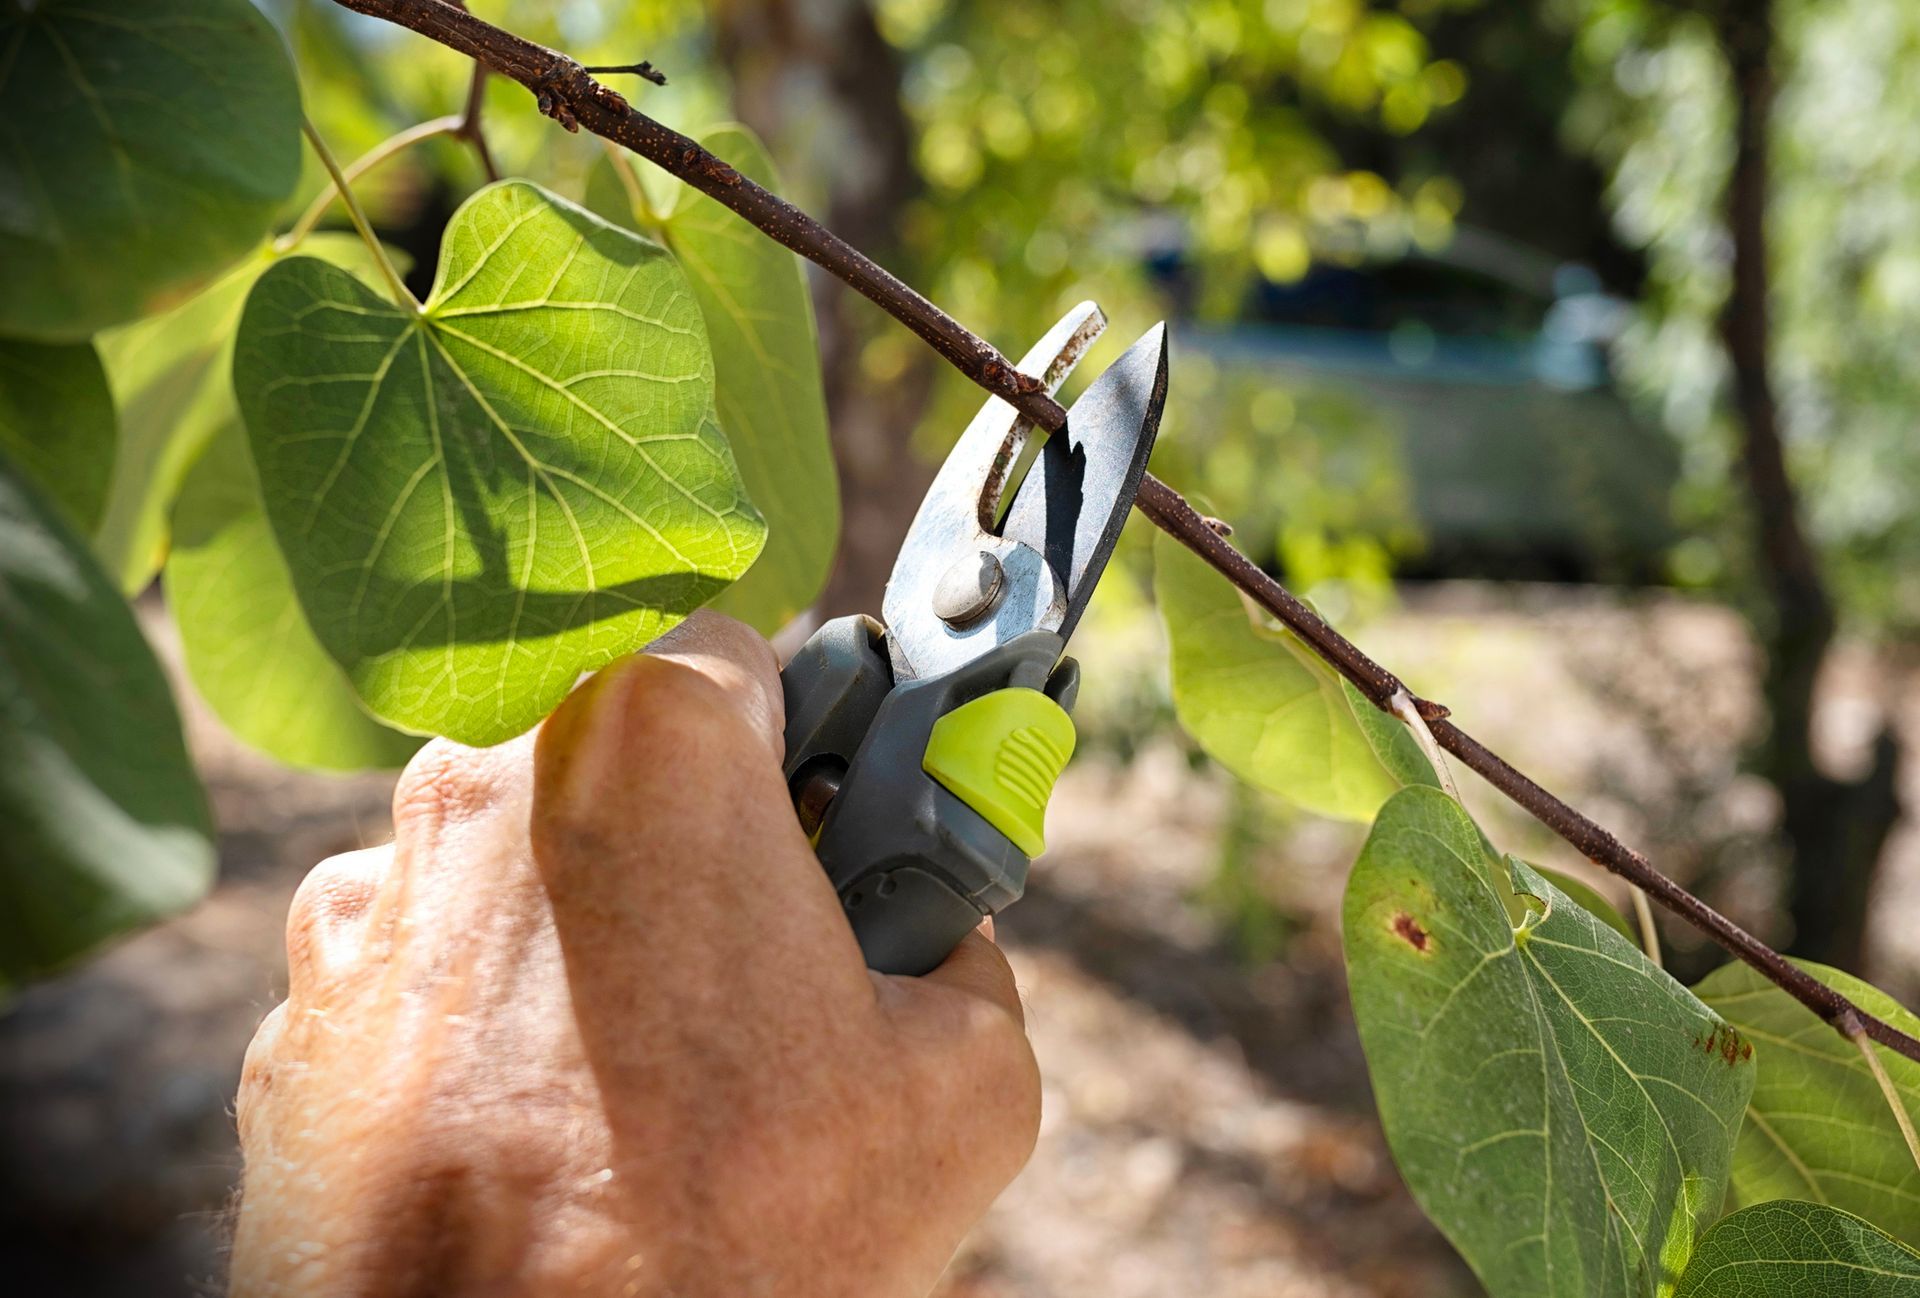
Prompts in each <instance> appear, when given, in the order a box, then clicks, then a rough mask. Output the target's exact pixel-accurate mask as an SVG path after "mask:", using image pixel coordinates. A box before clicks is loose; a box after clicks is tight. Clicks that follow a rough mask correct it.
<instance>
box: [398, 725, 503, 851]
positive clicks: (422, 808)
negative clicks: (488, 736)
mask: <svg viewBox="0 0 1920 1298" xmlns="http://www.w3.org/2000/svg"><path fill="white" fill-rule="evenodd" d="M501 791H502V781H501V771H500V767H499V764H498V763H497V762H493V761H490V760H488V755H487V751H486V750H483V749H477V748H468V747H465V746H464V745H461V744H456V743H454V742H453V741H452V740H450V739H435V740H433V741H431V742H430V743H428V744H427V745H425V746H424V747H423V748H421V749H420V751H419V752H417V753H415V754H414V755H413V759H412V760H411V761H409V762H408V763H407V765H406V769H405V770H403V771H401V772H400V779H399V782H398V783H396V784H395V785H394V788H393V823H394V828H395V830H396V831H398V830H399V829H401V828H402V827H406V826H411V825H427V826H431V825H437V824H446V823H451V822H456V821H461V820H469V819H471V818H473V817H474V816H477V815H479V814H480V813H481V812H483V811H485V810H487V809H488V808H489V807H491V806H492V805H493V804H494V802H495V801H496V800H498V798H499V797H500V794H501Z"/></svg>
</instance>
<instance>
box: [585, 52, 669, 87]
mask: <svg viewBox="0 0 1920 1298" xmlns="http://www.w3.org/2000/svg"><path fill="white" fill-rule="evenodd" d="M583 70H584V71H587V72H598V73H603V74H604V73H608V72H615V73H620V74H623V75H626V76H634V77H639V78H640V79H641V80H642V81H651V82H653V84H654V85H656V86H664V85H666V84H667V74H666V73H664V72H662V71H661V70H660V69H659V68H656V67H654V66H653V64H651V63H649V62H647V61H646V60H645V59H641V60H640V61H639V62H638V63H615V64H603V65H601V66H598V67H590V68H586V69H583Z"/></svg>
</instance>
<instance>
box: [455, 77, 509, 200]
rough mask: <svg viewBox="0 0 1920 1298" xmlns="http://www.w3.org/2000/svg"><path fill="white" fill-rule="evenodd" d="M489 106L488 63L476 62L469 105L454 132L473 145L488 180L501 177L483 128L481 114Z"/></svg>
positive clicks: (469, 88)
mask: <svg viewBox="0 0 1920 1298" xmlns="http://www.w3.org/2000/svg"><path fill="white" fill-rule="evenodd" d="M486 106H487V65H486V64H484V63H480V62H475V63H474V65H473V79H472V80H471V81H469V82H467V106H466V108H465V110H464V111H462V112H461V114H460V120H459V124H458V125H456V126H455V127H454V128H453V133H454V134H455V135H457V136H459V137H460V138H461V139H463V140H465V141H466V142H467V143H468V144H470V145H472V146H473V152H474V154H475V156H477V157H478V158H479V159H480V169H481V170H482V171H484V172H486V173H487V180H488V181H490V182H491V181H496V180H498V179H500V168H498V167H496V166H495V165H494V164H493V150H492V149H490V148H488V147H487V133H486V131H485V130H483V129H481V125H480V114H481V113H482V112H483V111H484V110H485V109H486Z"/></svg>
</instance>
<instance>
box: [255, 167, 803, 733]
mask: <svg viewBox="0 0 1920 1298" xmlns="http://www.w3.org/2000/svg"><path fill="white" fill-rule="evenodd" d="M234 390H235V394H236V395H237V396H238V398H239V402H240V410H241V414H242V416H243V417H244V419H245V421H246V426H247V433H248V436H249V439H250V441H251V445H252V447H253V453H254V463H255V466H256V468H257V469H258V471H259V477H260V486H261V491H262V496H263V498H264V500H265V502H266V507H267V516H268V518H269V520H270V521H271V522H272V524H273V530H274V535H275V536H276V537H277V538H278V540H279V543H280V549H281V553H282V554H284V555H285V556H286V559H287V565H288V567H289V569H290V570H291V572H292V574H293V584H294V590H295V591H296V592H297V594H298V595H299V598H300V603H301V606H302V608H304V609H305V611H306V614H307V621H308V623H309V625H311V626H312V627H313V629H314V630H315V632H316V633H317V634H318V635H319V638H320V642H321V644H322V645H323V646H324V647H325V649H326V650H327V652H328V654H329V655H330V656H332V658H333V659H334V660H335V661H336V662H338V663H339V664H340V665H341V666H342V667H343V668H345V669H346V673H347V676H348V679H350V680H351V681H352V682H353V686H354V688H355V690H356V691H358V693H359V694H360V697H361V698H362V699H363V700H364V701H365V702H366V703H367V705H368V706H369V707H370V708H371V709H372V710H373V712H374V713H375V715H377V716H379V717H381V718H383V719H385V720H387V721H390V722H392V723H393V724H395V725H397V726H400V727H402V728H403V729H407V730H414V731H420V732H428V733H437V734H445V735H449V736H452V737H453V738H455V739H459V740H461V741H463V742H466V743H475V744H486V743H495V742H498V741H499V740H502V739H505V738H508V737H509V736H511V735H514V734H518V733H519V732H521V731H523V730H526V729H527V728H528V727H530V726H532V725H533V724H534V723H536V722H537V721H539V720H540V718H541V717H543V716H545V715H546V714H547V713H548V712H549V711H551V710H552V708H553V707H554V705H555V704H557V703H558V702H559V701H560V699H561V698H562V697H564V696H565V694H566V692H567V690H568V689H570V688H571V687H572V685H573V683H574V681H575V680H576V679H577V678H578V677H579V675H580V673H582V672H584V671H590V670H592V669H594V668H596V667H599V666H601V665H603V664H605V663H607V662H610V661H611V660H612V659H614V658H615V657H617V656H619V655H620V654H622V653H625V652H628V651H630V650H632V649H634V648H637V647H638V646H640V645H642V644H644V643H646V642H647V641H648V640H650V639H652V638H653V637H654V636H657V635H659V634H660V633H661V632H662V631H665V630H666V629H668V628H669V627H671V626H672V625H674V624H675V623H676V622H678V621H679V620H680V619H681V618H682V617H684V616H685V615H686V614H687V613H689V612H691V611H692V610H693V609H694V608H697V607H698V606H699V605H700V604H702V603H704V602H705V601H706V600H708V599H709V598H711V597H712V596H713V595H715V594H716V593H718V592H719V591H720V590H721V589H722V588H723V587H724V586H725V585H726V584H727V583H728V582H729V581H731V580H733V579H734V578H735V577H738V576H739V575H740V574H741V573H742V572H744V571H746V569H747V567H748V566H749V565H750V564H751V563H752V562H753V560H754V558H755V556H756V555H757V554H758V553H759V550H760V546H761V544H762V541H763V539H764V537H765V528H764V526H763V525H762V523H761V521H760V518H759V516H758V514H757V513H755V511H754V509H753V507H752V505H751V504H749V503H748V500H747V497H746V493H745V491H744V489H743V488H742V486H741V482H740V475H739V471H738V469H737V468H736V467H735V465H734V461H733V456H732V454H731V453H730V452H729V451H728V448H727V444H726V439H725V438H724V437H723V436H722V435H721V432H720V429H719V426H718V425H717V424H716V422H715V420H714V415H713V363H712V358H711V356H710V355H709V353H708V350H707V340H706V330H705V327H704V326H703V325H702V323H701V318H700V310H699V307H698V306H697V305H696V303H695V301H694V299H693V294H692V292H691V290H690V289H689V288H688V286H687V282H686V277H685V275H684V274H683V273H682V272H681V270H680V267H679V265H678V264H677V263H676V262H675V261H674V260H673V258H672V257H671V256H670V255H669V254H668V253H667V252H666V251H665V250H664V249H662V248H661V247H659V246H658V245H656V244H653V243H649V242H648V241H647V240H645V239H641V238H638V237H636V236H634V235H633V234H630V233H628V232H627V231H624V230H620V229H617V228H615V227H614V226H611V225H608V224H607V223H606V222H604V221H601V220H600V219H599V218H597V217H595V216H593V215H591V214H589V213H588V212H586V211H583V210H582V209H580V208H578V207H575V206H574V205H572V204H571V203H567V202H565V201H564V200H562V199H559V198H556V197H554V196H553V195H551V194H548V193H546V192H545V191H543V190H541V189H539V188H538V187H536V186H534V185H530V184H527V183H525V182H521V181H507V182H504V183H501V184H498V185H493V186H490V187H488V188H487V189H485V190H482V191H481V192H480V193H478V194H476V195H475V196H474V197H473V198H472V199H470V200H468V202H467V203H466V204H465V205H463V206H462V207H461V209H460V210H459V212H457V213H455V215H454V218H453V220H452V221H451V222H450V223H449V224H448V226H447V231H446V237H445V239H444V241H443V243H442V247H441V258H440V268H439V275H438V279H437V282H436V284H435V288H434V292H433V295H432V297H431V298H430V300H429V301H428V303H427V305H426V307H425V308H424V310H413V309H409V308H402V307H396V306H394V305H393V304H392V303H390V302H387V301H385V300H383V299H381V298H380V297H378V296H377V295H375V294H374V293H373V292H371V291H370V290H368V289H367V288H366V287H365V286H364V285H362V284H361V283H360V282H359V281H358V280H356V279H354V278H353V276H351V275H349V274H348V273H346V272H345V271H343V270H340V269H338V268H336V267H333V266H329V265H327V264H326V263H324V262H320V261H315V260H313V259H310V258H304V257H295V258H290V259H288V260H286V261H283V262H281V263H279V264H278V265H276V266H274V267H272V268H271V269H270V270H268V271H267V273H266V274H265V275H263V276H261V278H260V281H259V282H258V283H257V284H256V285H255V286H254V290H253V293H252V296H251V297H250V298H249V299H248V302H247V309H246V314H245V316H244V318H243V319H242V321H241V326H240V336H239V341H238V344H237V346H236V349H235V355H234Z"/></svg>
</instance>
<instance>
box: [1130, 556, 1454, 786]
mask: <svg viewBox="0 0 1920 1298" xmlns="http://www.w3.org/2000/svg"><path fill="white" fill-rule="evenodd" d="M1153 570H1154V578H1153V591H1154V599H1155V600H1156V601H1157V602H1158V603H1159V605H1160V616H1161V619H1162V620H1163V621H1164V622H1165V623H1166V627H1167V641H1168V645H1169V648H1170V650H1171V655H1170V665H1169V669H1170V671H1171V673H1172V676H1173V705H1174V710H1175V711H1176V712H1177V713H1178V714H1179V717H1180V724H1181V725H1182V726H1184V727H1186V730H1187V733H1188V734H1190V735H1192V736H1193V737H1194V739H1195V740H1197V741H1198V742H1199V744H1200V747H1202V748H1204V749H1205V750H1206V751H1207V755H1208V756H1210V757H1212V758H1213V759H1214V760H1215V761H1217V762H1219V763H1220V764H1221V765H1222V766H1224V767H1226V768H1227V769H1228V770H1230V771H1232V772H1233V773H1234V774H1235V775H1237V776H1239V777H1240V778H1241V779H1243V780H1245V781H1247V782H1248V783H1249V784H1253V785H1257V786H1258V787H1260V788H1262V789H1266V790H1268V791H1269V792H1271V793H1276V794H1278V795H1279V796H1281V797H1283V798H1286V799H1288V800H1289V801H1292V802H1295V803H1298V804H1299V805H1300V806H1303V807H1305V808H1307V810H1309V811H1317V812H1319V813H1320V814H1321V815H1323V816H1335V817H1339V818H1341V819H1344V820H1366V819H1368V818H1369V817H1371V816H1372V815H1373V813H1374V812H1375V811H1377V810H1379V808H1380V804H1381V803H1383V802H1385V801H1386V800H1387V798H1388V797H1389V796H1390V795H1391V794H1392V793H1393V792H1394V790H1396V789H1398V788H1400V787H1401V784H1402V782H1403V781H1404V782H1419V783H1431V782H1432V781H1433V767H1432V766H1431V765H1429V764H1428V762H1427V759H1426V757H1425V756H1424V755H1423V754H1422V753H1421V751H1420V746H1419V744H1418V743H1417V742H1415V740H1414V738H1413V736H1412V735H1410V734H1408V733H1407V728H1406V727H1405V726H1403V725H1401V724H1400V723H1399V722H1397V721H1394V720H1392V719H1391V718H1389V717H1387V716H1385V715H1384V714H1383V713H1381V712H1380V711H1379V709H1377V708H1375V707H1373V706H1372V705H1371V704H1369V703H1367V702H1365V701H1364V700H1363V699H1361V698H1360V696H1359V691H1357V690H1354V689H1353V688H1352V687H1351V686H1350V685H1348V684H1347V682H1346V681H1344V680H1343V679H1341V678H1340V677H1339V676H1336V675H1335V674H1334V673H1333V671H1332V670H1331V669H1330V668H1329V667H1327V665H1326V664H1325V663H1323V662H1321V661H1320V660H1319V659H1318V658H1317V657H1315V656H1314V655H1313V653H1312V652H1311V651H1310V650H1308V649H1307V648H1306V646H1304V645H1302V644H1301V643H1300V642H1299V640H1297V639H1296V638H1295V637H1294V636H1293V634H1292V633H1291V632H1289V631H1287V630H1285V629H1284V628H1282V627H1279V626H1277V625H1274V624H1270V623H1264V622H1262V623H1256V622H1255V621H1254V619H1253V618H1252V616H1250V615H1249V613H1248V610H1247V606H1246V605H1245V604H1244V603H1243V602H1242V601H1241V599H1240V596H1239V594H1238V592H1236V591H1235V590H1234V589H1233V587H1231V586H1229V585H1228V584H1227V582H1226V581H1225V580H1224V579H1222V578H1221V576H1220V574H1219V573H1217V572H1215V571H1213V569H1211V568H1209V567H1208V566H1207V565H1206V564H1205V563H1204V562H1202V561H1201V560H1200V559H1199V558H1197V557H1196V556H1195V555H1194V554H1193V553H1192V552H1191V551H1189V550H1188V549H1187V548H1186V547H1184V546H1182V545H1181V544H1180V543H1179V542H1177V541H1175V540H1173V538H1171V537H1168V536H1164V535H1162V536H1159V537H1157V538H1155V541H1154V547H1153ZM1366 714H1372V715H1366ZM1361 716H1366V721H1365V724H1363V723H1362V721H1361V720H1360V717H1361Z"/></svg>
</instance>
